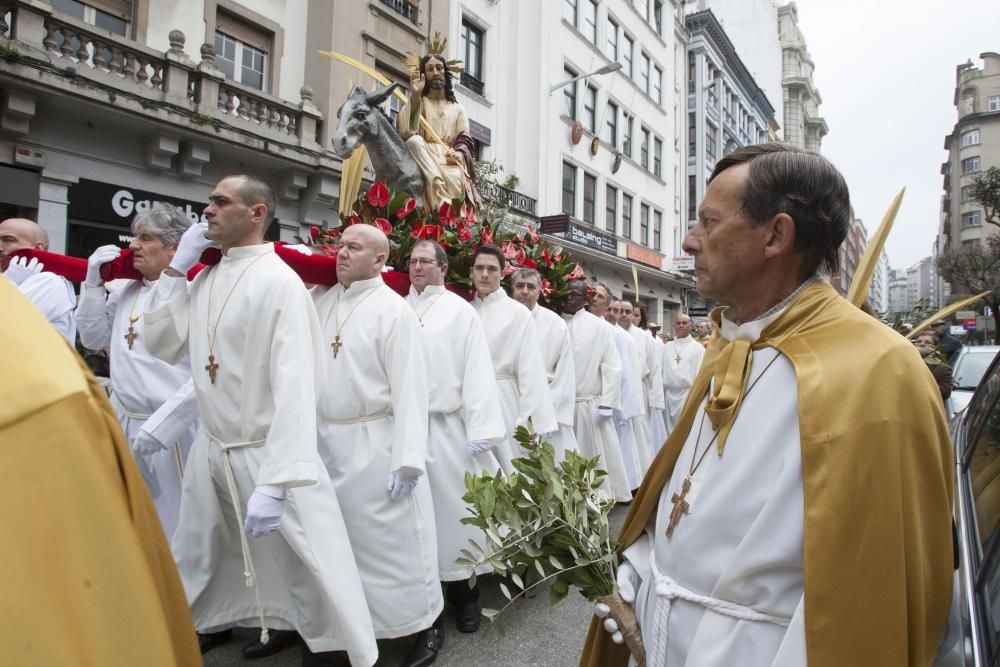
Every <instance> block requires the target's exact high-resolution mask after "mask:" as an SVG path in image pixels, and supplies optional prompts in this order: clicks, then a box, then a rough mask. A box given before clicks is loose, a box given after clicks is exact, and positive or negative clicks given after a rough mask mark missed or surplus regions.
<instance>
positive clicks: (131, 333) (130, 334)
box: [125, 324, 139, 350]
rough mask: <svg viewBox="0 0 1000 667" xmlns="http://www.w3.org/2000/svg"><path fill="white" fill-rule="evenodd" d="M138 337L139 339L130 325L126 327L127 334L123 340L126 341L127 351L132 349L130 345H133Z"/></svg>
mask: <svg viewBox="0 0 1000 667" xmlns="http://www.w3.org/2000/svg"><path fill="white" fill-rule="evenodd" d="M138 337H139V334H137V333H136V332H135V327H134V326H132V325H131V324H130V325H128V333H127V334H125V340H127V341H128V349H130V350H131V349H132V343H134V342H135V339H136V338H138Z"/></svg>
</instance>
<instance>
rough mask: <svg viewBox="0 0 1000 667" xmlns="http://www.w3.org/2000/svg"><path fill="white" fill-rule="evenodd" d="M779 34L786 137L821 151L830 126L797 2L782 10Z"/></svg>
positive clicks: (805, 146)
mask: <svg viewBox="0 0 1000 667" xmlns="http://www.w3.org/2000/svg"><path fill="white" fill-rule="evenodd" d="M778 33H779V34H780V36H781V48H782V53H783V56H782V86H783V88H784V113H783V116H782V117H783V119H784V122H783V123H782V128H783V130H784V139H785V141H787V142H789V143H791V144H793V145H795V146H798V147H799V148H804V149H806V150H807V151H816V152H817V153H818V152H820V145H821V144H822V142H823V137H824V136H825V135H826V134H827V132H829V128H828V127H827V125H826V121H825V120H823V118H822V117H821V116H820V115H819V105H820V104H822V103H823V98H822V97H821V96H820V94H819V90H818V89H817V88H816V84H815V83H813V70H814V69H815V68H816V65H815V64H814V63H813V60H812V56H811V55H810V54H809V49H808V47H806V39H805V37H804V36H803V34H802V30H800V29H799V10H798V7H796V5H795V3H794V2H789V3H788V4H786V5H782V6H781V7H780V8H779V9H778Z"/></svg>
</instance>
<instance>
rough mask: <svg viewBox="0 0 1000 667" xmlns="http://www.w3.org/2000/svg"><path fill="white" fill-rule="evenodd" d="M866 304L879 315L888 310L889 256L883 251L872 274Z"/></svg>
mask: <svg viewBox="0 0 1000 667" xmlns="http://www.w3.org/2000/svg"><path fill="white" fill-rule="evenodd" d="M868 303H870V304H871V305H872V308H874V309H875V310H876V311H877V312H879V313H884V312H887V311H888V310H889V255H887V254H886V252H885V250H883V251H882V254H881V255H880V256H879V258H878V264H877V265H876V266H875V272H874V273H873V274H872V284H871V287H870V288H869V289H868Z"/></svg>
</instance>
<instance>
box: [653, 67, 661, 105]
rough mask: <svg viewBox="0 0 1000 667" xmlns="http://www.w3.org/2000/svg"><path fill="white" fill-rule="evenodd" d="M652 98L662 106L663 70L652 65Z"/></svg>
mask: <svg viewBox="0 0 1000 667" xmlns="http://www.w3.org/2000/svg"><path fill="white" fill-rule="evenodd" d="M653 99H654V100H656V103H657V104H659V105H660V106H663V70H662V69H660V68H659V67H656V66H655V65H654V66H653Z"/></svg>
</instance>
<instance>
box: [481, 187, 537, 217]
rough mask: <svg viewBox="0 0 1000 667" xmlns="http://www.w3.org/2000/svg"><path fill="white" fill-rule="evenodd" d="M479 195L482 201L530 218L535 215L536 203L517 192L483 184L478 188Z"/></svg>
mask: <svg viewBox="0 0 1000 667" xmlns="http://www.w3.org/2000/svg"><path fill="white" fill-rule="evenodd" d="M479 194H480V195H482V197H483V199H491V200H493V201H495V202H497V203H499V204H503V205H505V206H508V207H510V208H511V209H512V210H514V211H517V212H518V213H523V214H525V215H529V216H531V217H535V215H536V213H535V210H536V208H537V206H538V202H536V201H535V200H534V199H532V198H531V197H529V196H528V195H525V194H521V193H520V192H518V191H517V190H511V189H510V188H505V187H504V186H502V185H493V184H490V183H483V184H481V185H480V186H479Z"/></svg>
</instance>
